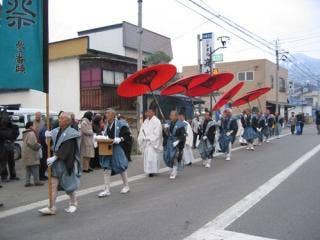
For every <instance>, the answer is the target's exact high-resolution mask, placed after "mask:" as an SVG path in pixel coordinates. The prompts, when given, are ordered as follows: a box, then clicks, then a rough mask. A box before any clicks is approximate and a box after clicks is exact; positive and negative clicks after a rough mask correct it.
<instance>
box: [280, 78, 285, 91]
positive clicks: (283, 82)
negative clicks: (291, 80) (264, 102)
mask: <svg viewBox="0 0 320 240" xmlns="http://www.w3.org/2000/svg"><path fill="white" fill-rule="evenodd" d="M279 92H286V80H285V79H284V78H279Z"/></svg>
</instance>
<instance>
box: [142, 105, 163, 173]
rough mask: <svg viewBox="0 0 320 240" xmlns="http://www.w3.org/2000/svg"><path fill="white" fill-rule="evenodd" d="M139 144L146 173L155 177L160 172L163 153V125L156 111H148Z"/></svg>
mask: <svg viewBox="0 0 320 240" xmlns="http://www.w3.org/2000/svg"><path fill="white" fill-rule="evenodd" d="M138 144H139V148H140V150H141V151H142V153H143V160H144V172H145V173H147V174H149V177H153V176H154V174H156V173H158V172H159V168H160V161H161V159H162V151H163V146H162V125H161V122H160V120H159V119H158V118H157V117H156V116H155V109H149V110H148V111H147V118H146V120H145V121H144V122H143V124H142V126H141V129H140V132H139V136H138Z"/></svg>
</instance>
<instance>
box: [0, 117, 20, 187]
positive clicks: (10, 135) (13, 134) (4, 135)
mask: <svg viewBox="0 0 320 240" xmlns="http://www.w3.org/2000/svg"><path fill="white" fill-rule="evenodd" d="M3 116H4V117H0V118H1V123H0V125H1V130H0V131H1V132H0V136H1V140H0V141H1V143H0V145H2V157H1V158H2V159H3V160H2V162H3V163H2V169H1V179H2V180H4V181H10V180H19V178H18V177H17V174H16V169H15V160H14V142H15V141H16V140H17V138H18V136H19V127H18V126H17V125H15V124H13V123H12V122H11V120H10V118H9V116H8V115H7V116H5V114H4V115H3ZM7 165H8V168H9V171H8V169H7Z"/></svg>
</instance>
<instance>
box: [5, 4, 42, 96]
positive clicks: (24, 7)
mask: <svg viewBox="0 0 320 240" xmlns="http://www.w3.org/2000/svg"><path fill="white" fill-rule="evenodd" d="M46 1H47V0H4V1H3V6H2V14H1V20H0V89H1V90H4V89H8V90H9V89H35V90H39V91H44V92H47V77H46V71H47V66H46V64H47V63H46V61H45V59H46V51H47V44H46V41H47V37H46V36H47V20H46V18H47V14H46V9H47V5H46V4H47V2H46Z"/></svg>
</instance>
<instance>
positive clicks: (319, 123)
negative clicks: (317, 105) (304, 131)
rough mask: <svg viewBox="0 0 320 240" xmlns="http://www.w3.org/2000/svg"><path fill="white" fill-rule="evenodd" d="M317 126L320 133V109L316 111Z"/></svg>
mask: <svg viewBox="0 0 320 240" xmlns="http://www.w3.org/2000/svg"><path fill="white" fill-rule="evenodd" d="M316 126H317V131H318V134H320V110H317V111H316Z"/></svg>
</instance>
